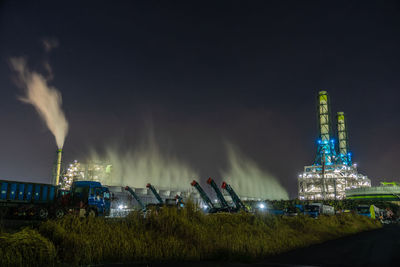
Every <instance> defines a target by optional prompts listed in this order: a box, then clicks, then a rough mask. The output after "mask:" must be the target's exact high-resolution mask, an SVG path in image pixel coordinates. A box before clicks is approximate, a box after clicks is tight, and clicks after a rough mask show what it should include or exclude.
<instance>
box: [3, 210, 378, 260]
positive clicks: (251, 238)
mask: <svg viewBox="0 0 400 267" xmlns="http://www.w3.org/2000/svg"><path fill="white" fill-rule="evenodd" d="M378 227H380V223H379V222H377V221H374V220H371V219H368V218H366V217H361V216H357V215H350V214H346V215H337V216H332V217H324V216H321V217H320V218H318V219H312V218H309V217H305V216H298V217H277V216H269V215H266V214H256V215H254V214H248V213H239V214H224V213H221V214H209V215H205V214H203V213H202V211H200V210H199V209H198V208H197V207H195V206H193V205H187V207H186V208H185V209H181V210H177V209H175V208H163V209H161V210H153V211H151V212H150V213H149V214H147V216H146V218H143V216H142V214H140V213H137V212H133V213H131V214H130V215H129V216H128V217H127V218H124V219H120V220H106V219H102V218H88V219H81V218H77V217H73V216H69V217H65V218H63V219H62V220H57V221H47V222H44V223H42V224H41V225H40V227H39V228H38V232H39V233H40V234H41V236H40V238H42V239H43V241H42V242H43V243H44V244H48V243H49V244H50V245H51V246H52V245H54V247H55V250H56V253H57V260H58V261H59V262H63V263H67V264H70V265H82V264H95V263H106V262H149V261H168V260H173V261H177V260H188V261H191V260H206V259H207V260H213V259H218V260H221V259H226V260H239V261H251V260H254V259H258V258H262V257H265V256H268V255H272V254H277V253H281V252H284V251H287V250H290V249H293V248H297V247H302V246H307V245H310V244H313V243H318V242H323V241H326V240H329V239H333V238H337V237H340V236H343V235H347V234H352V233H356V232H359V231H364V230H369V229H374V228H378ZM23 231H28V230H23ZM29 231H33V232H35V234H36V235H38V233H37V232H36V231H35V230H29ZM28 239H29V238H28ZM49 241H50V242H51V243H50V242H49ZM47 242H48V243H47ZM50 245H48V246H47V248H48V250H47V251H50V252H51V253H50V256H49V257H53V258H52V259H54V253H53V252H54V251H53V250H52V249H50V247H51V246H50ZM2 248H3V247H2ZM39 260H40V259H39ZM0 265H1V264H0Z"/></svg>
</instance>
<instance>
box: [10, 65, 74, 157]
mask: <svg viewBox="0 0 400 267" xmlns="http://www.w3.org/2000/svg"><path fill="white" fill-rule="evenodd" d="M10 64H11V67H12V68H13V69H14V70H15V71H16V73H17V75H18V76H17V81H16V82H17V84H18V85H19V86H21V87H22V88H24V89H25V96H23V97H19V99H20V100H21V101H22V102H25V103H29V104H31V105H33V106H34V107H35V109H36V111H37V112H38V113H39V115H40V117H41V118H42V119H43V120H44V121H45V123H46V125H47V127H48V129H49V130H50V131H51V132H52V133H53V135H54V137H55V139H56V143H57V146H58V148H60V149H61V148H62V147H63V145H64V141H65V137H66V135H67V132H68V122H67V119H66V118H65V114H64V111H63V110H62V108H61V104H62V98H61V93H60V92H59V91H58V90H57V89H56V88H55V87H52V86H50V85H49V84H48V79H46V78H45V77H44V76H43V75H41V74H39V73H37V72H35V71H31V70H30V69H29V68H28V66H27V63H26V60H25V59H24V58H11V59H10ZM49 67H50V65H49Z"/></svg>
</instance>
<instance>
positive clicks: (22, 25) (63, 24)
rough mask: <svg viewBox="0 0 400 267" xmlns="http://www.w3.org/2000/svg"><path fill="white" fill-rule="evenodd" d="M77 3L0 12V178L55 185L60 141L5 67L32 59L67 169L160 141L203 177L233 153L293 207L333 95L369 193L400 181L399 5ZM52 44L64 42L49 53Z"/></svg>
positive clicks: (20, 4)
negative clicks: (58, 104)
mask: <svg viewBox="0 0 400 267" xmlns="http://www.w3.org/2000/svg"><path fill="white" fill-rule="evenodd" d="M52 2H57V3H52ZM81 2H84V1H76V2H75V1H65V2H64V4H60V3H61V1H49V2H45V1H25V2H24V1H2V2H0V125H1V127H0V129H1V130H0V178H1V179H3V178H4V179H17V180H26V179H28V180H34V181H41V182H43V181H49V179H50V178H49V177H50V176H51V169H52V166H53V163H54V160H55V153H56V145H55V141H54V137H53V136H52V135H51V133H50V132H49V131H48V130H47V128H46V126H45V124H44V123H43V122H42V121H41V119H40V118H39V116H38V115H37V113H36V112H35V111H34V109H33V108H32V106H30V105H27V104H24V103H21V102H20V101H19V100H18V99H17V96H19V95H21V94H22V93H23V92H22V90H21V89H20V88H18V87H17V86H16V85H15V83H14V82H13V72H12V70H11V69H10V66H9V59H10V57H15V56H25V57H26V58H27V59H28V62H29V65H30V67H31V68H33V69H37V70H38V71H40V66H41V64H42V62H43V60H49V62H50V64H51V66H52V68H53V72H54V80H53V82H52V85H54V86H55V87H57V88H58V89H59V90H60V91H61V93H62V96H63V108H64V110H65V113H66V116H67V119H68V121H69V124H70V130H69V134H68V136H67V138H66V142H65V146H64V151H65V154H64V155H65V159H66V161H69V160H72V159H75V158H77V159H83V158H84V157H85V156H86V155H87V154H88V151H89V150H90V149H98V150H101V149H103V148H104V147H106V146H107V145H110V144H113V145H116V144H117V145H119V146H120V147H135V146H137V145H139V144H140V143H141V142H142V140H144V138H145V137H146V136H147V135H148V134H149V132H153V133H154V136H155V139H156V141H157V143H158V144H159V146H160V148H161V150H162V151H165V152H168V153H169V154H172V155H175V156H176V157H177V158H179V159H180V160H182V161H184V162H187V163H188V164H189V165H190V166H191V167H192V168H193V169H195V170H196V171H198V172H199V173H200V174H201V176H202V179H205V178H206V177H208V176H217V175H218V171H219V170H220V169H221V168H223V167H224V166H225V165H226V151H225V143H226V142H229V143H232V144H234V145H235V146H237V147H238V148H239V149H240V150H241V151H242V153H243V154H245V155H246V156H247V157H249V158H250V159H252V160H254V161H255V162H256V163H257V164H258V165H259V166H260V167H261V168H262V169H264V170H266V171H268V172H269V173H271V174H273V175H274V176H276V177H277V178H278V179H279V181H280V182H281V184H282V185H283V186H284V187H285V188H286V189H287V190H288V191H289V193H290V195H291V196H292V197H295V196H296V192H297V176H298V174H299V173H300V172H301V171H302V170H303V166H304V165H307V164H312V163H313V160H314V157H315V151H316V137H317V123H316V104H315V100H316V94H317V93H318V91H319V90H322V89H325V90H327V91H328V92H329V94H330V98H331V103H332V111H333V112H336V111H344V112H345V113H346V114H347V122H348V129H349V138H350V140H349V144H350V149H351V151H352V152H353V159H354V161H355V162H357V163H358V166H359V170H360V171H361V172H362V173H363V174H365V175H368V176H369V177H370V178H371V179H372V183H373V184H375V185H376V184H378V183H379V181H383V180H387V181H391V180H399V176H398V173H400V164H399V163H398V160H399V159H398V154H399V151H400V141H399V130H400V124H399V116H400V106H399V104H398V103H399V97H400V91H399V89H400V75H399V73H400V65H399V62H400V5H399V4H398V3H396V1H376V2H367V1H359V2H355V1H343V2H340V1H315V2H305V1H304V2H303V1H293V2H290V1H243V2H236V1H209V2H208V1H107V2H106V3H104V4H102V3H100V2H101V1H93V2H88V1H85V3H81ZM116 2H117V3H116ZM44 38H55V39H57V40H58V43H59V46H58V47H57V48H55V49H54V50H53V51H51V53H50V54H46V53H45V52H44V50H43V47H42V40H43V39H44Z"/></svg>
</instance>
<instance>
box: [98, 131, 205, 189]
mask: <svg viewBox="0 0 400 267" xmlns="http://www.w3.org/2000/svg"><path fill="white" fill-rule="evenodd" d="M90 160H91V161H94V162H96V161H98V162H107V163H109V164H112V178H111V180H108V181H107V180H106V181H102V182H104V184H107V185H117V186H121V185H129V186H132V187H137V188H143V187H145V186H146V184H147V183H151V184H154V185H155V186H157V187H158V188H161V189H177V188H186V187H189V186H188V185H189V183H190V182H191V181H192V180H193V179H194V178H196V177H198V175H197V173H196V172H195V171H193V170H192V169H191V168H190V167H189V166H188V165H186V164H184V163H183V162H181V161H179V160H178V159H177V158H175V157H173V156H170V155H165V154H163V153H161V151H160V149H159V147H158V145H157V144H156V142H155V141H154V139H152V138H150V140H149V142H148V143H147V145H143V146H142V147H140V148H139V149H137V150H134V151H128V152H125V153H121V152H120V151H119V150H118V149H116V148H109V149H107V150H106V152H105V153H104V155H103V156H100V155H98V154H97V153H94V152H93V153H92V156H91V159H90Z"/></svg>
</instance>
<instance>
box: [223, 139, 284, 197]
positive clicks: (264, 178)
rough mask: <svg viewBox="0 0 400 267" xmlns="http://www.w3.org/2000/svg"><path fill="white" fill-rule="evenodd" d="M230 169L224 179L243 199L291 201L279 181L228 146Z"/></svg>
mask: <svg viewBox="0 0 400 267" xmlns="http://www.w3.org/2000/svg"><path fill="white" fill-rule="evenodd" d="M226 147H227V154H228V162H229V168H228V171H222V172H221V174H222V177H224V179H225V181H226V182H227V183H228V184H230V185H231V186H232V187H233V188H234V190H235V191H236V192H237V193H238V195H240V196H242V197H257V198H261V199H270V200H279V199H289V195H288V193H287V191H286V190H285V189H284V188H283V187H282V186H281V185H280V184H279V182H278V181H277V179H276V178H275V177H273V176H272V175H270V174H268V173H267V172H265V171H263V170H261V169H260V168H259V167H258V166H257V164H256V163H255V162H253V161H252V160H250V159H249V158H247V157H245V156H244V155H242V154H241V153H240V152H239V151H238V149H236V148H234V147H233V146H232V145H230V144H227V146H226Z"/></svg>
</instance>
